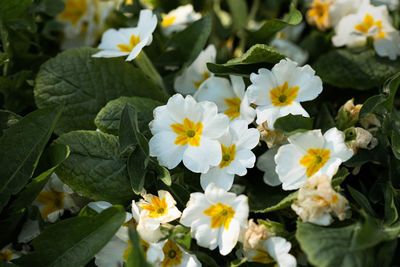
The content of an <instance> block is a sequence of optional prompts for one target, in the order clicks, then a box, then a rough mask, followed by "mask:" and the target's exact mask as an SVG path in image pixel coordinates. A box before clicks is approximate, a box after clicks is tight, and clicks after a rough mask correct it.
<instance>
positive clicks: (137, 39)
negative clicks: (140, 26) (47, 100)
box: [117, 34, 140, 53]
mask: <svg viewBox="0 0 400 267" xmlns="http://www.w3.org/2000/svg"><path fill="white" fill-rule="evenodd" d="M138 43H140V35H138V36H136V35H134V34H132V35H131V39H130V41H129V45H127V44H119V45H117V46H118V48H119V50H121V52H127V53H129V52H131V51H132V50H133V48H135V46H137V44H138Z"/></svg>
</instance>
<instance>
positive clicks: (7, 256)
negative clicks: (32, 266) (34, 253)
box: [0, 244, 20, 266]
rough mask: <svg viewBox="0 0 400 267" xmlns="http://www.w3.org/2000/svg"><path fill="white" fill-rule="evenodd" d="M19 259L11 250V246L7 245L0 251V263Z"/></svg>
mask: <svg viewBox="0 0 400 267" xmlns="http://www.w3.org/2000/svg"><path fill="white" fill-rule="evenodd" d="M19 257H20V256H19V255H18V254H17V253H16V252H15V251H14V250H13V249H12V244H8V245H7V246H5V247H3V248H2V249H0V263H5V262H9V261H11V260H14V259H17V258H19ZM7 265H8V264H4V266H7Z"/></svg>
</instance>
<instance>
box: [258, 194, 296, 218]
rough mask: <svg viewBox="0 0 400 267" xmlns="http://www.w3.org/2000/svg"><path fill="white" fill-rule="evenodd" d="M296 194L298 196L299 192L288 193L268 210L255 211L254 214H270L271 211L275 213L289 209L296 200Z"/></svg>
mask: <svg viewBox="0 0 400 267" xmlns="http://www.w3.org/2000/svg"><path fill="white" fill-rule="evenodd" d="M298 194H299V191H296V192H293V193H290V194H289V195H287V196H286V197H285V198H284V199H282V200H281V201H279V203H277V204H275V205H273V206H270V207H268V208H265V209H264V210H256V211H254V212H257V213H266V212H272V211H277V210H282V209H286V208H289V207H290V206H291V205H292V203H293V202H294V201H295V200H296V199H297V195H298Z"/></svg>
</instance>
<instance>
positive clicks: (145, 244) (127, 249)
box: [122, 239, 150, 261]
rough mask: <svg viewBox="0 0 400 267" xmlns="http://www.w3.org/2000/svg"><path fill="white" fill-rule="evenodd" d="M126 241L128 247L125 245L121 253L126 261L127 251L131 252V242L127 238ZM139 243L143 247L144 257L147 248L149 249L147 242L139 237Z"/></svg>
mask: <svg viewBox="0 0 400 267" xmlns="http://www.w3.org/2000/svg"><path fill="white" fill-rule="evenodd" d="M126 243H128V245H129V247H127V248H126V249H125V250H124V254H123V255H122V258H123V259H124V260H125V261H126V260H128V257H129V253H131V251H132V242H131V241H130V240H127V241H126ZM140 243H141V244H142V247H143V252H144V258H145V259H146V256H147V254H146V253H147V250H148V249H149V246H150V245H149V243H147V242H146V241H144V240H143V239H140Z"/></svg>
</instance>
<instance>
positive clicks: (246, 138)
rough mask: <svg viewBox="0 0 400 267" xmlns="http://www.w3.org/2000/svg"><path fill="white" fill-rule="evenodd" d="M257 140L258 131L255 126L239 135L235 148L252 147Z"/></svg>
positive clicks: (258, 139)
mask: <svg viewBox="0 0 400 267" xmlns="http://www.w3.org/2000/svg"><path fill="white" fill-rule="evenodd" d="M259 141H260V132H259V131H258V130H257V129H255V128H251V129H248V130H246V131H245V132H244V133H243V135H242V136H240V138H239V140H238V141H237V142H236V147H237V149H241V148H246V149H253V148H255V147H256V145H257V144H258V142H259Z"/></svg>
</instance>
